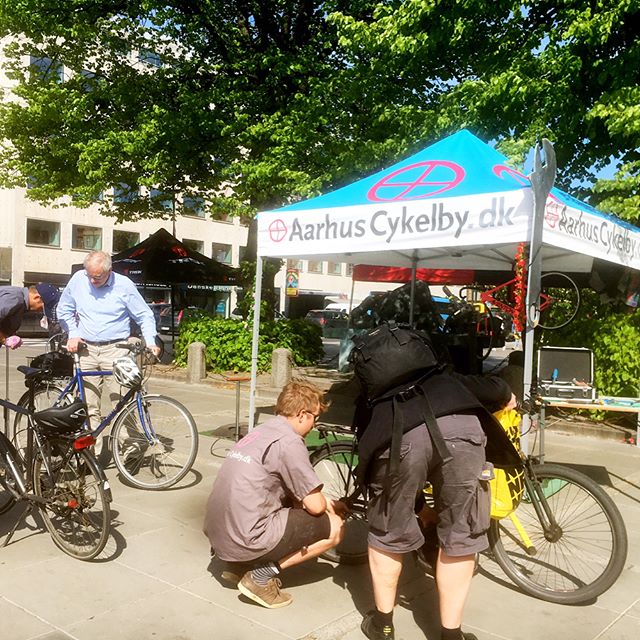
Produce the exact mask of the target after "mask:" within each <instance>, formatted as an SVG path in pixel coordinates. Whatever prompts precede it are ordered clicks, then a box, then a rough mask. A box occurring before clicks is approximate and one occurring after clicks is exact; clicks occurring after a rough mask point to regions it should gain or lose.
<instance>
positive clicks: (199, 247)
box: [182, 238, 204, 253]
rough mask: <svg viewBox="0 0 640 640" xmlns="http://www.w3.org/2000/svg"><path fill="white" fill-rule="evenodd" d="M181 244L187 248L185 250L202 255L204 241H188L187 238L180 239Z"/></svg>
mask: <svg viewBox="0 0 640 640" xmlns="http://www.w3.org/2000/svg"><path fill="white" fill-rule="evenodd" d="M182 242H183V244H184V245H185V247H187V249H191V250H192V251H197V252H198V253H204V241H202V240H190V239H189V238H182Z"/></svg>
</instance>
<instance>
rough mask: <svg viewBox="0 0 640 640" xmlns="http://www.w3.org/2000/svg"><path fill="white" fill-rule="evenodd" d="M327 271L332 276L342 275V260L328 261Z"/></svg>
mask: <svg viewBox="0 0 640 640" xmlns="http://www.w3.org/2000/svg"><path fill="white" fill-rule="evenodd" d="M327 273H328V274H329V275H332V276H341V275H342V262H327Z"/></svg>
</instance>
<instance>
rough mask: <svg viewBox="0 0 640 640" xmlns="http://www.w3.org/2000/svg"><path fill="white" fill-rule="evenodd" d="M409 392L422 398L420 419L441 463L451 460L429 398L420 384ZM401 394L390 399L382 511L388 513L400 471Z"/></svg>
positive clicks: (402, 430) (402, 429)
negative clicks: (392, 492)
mask: <svg viewBox="0 0 640 640" xmlns="http://www.w3.org/2000/svg"><path fill="white" fill-rule="evenodd" d="M411 392H412V393H415V394H416V395H420V396H422V419H423V421H424V423H425V425H427V431H428V432H429V436H430V437H431V442H432V444H433V448H434V449H435V451H436V453H437V454H438V456H439V458H440V459H441V460H442V462H443V463H445V462H449V461H450V460H451V459H452V457H453V456H452V455H451V452H450V451H449V447H448V446H447V443H446V442H445V440H444V438H443V437H442V431H440V427H439V426H438V421H437V420H436V417H435V415H434V413H433V409H432V408H431V403H430V402H429V398H428V397H427V394H426V393H425V391H424V389H423V388H422V385H421V384H416V385H414V386H413V387H412V388H411ZM400 395H401V394H398V393H396V394H395V395H394V396H393V397H392V399H391V411H392V414H393V423H392V425H391V444H390V446H389V464H388V467H387V477H386V478H385V483H384V489H383V493H384V496H385V497H384V511H385V514H386V513H387V512H388V507H389V495H390V494H391V485H392V484H393V481H394V480H395V478H396V476H397V475H398V470H399V469H400V450H401V445H402V436H403V434H404V419H403V417H402V409H401V408H400V407H399V406H398V398H399V396H400Z"/></svg>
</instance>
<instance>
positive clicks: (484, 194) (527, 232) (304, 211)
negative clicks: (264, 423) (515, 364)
mask: <svg viewBox="0 0 640 640" xmlns="http://www.w3.org/2000/svg"><path fill="white" fill-rule="evenodd" d="M545 151H546V155H547V156H552V160H553V162H551V163H550V162H549V158H547V167H546V169H547V172H546V175H544V174H545V172H544V171H542V173H540V172H538V179H537V180H534V181H533V182H534V185H533V186H536V185H535V183H536V182H538V183H539V184H538V185H537V186H538V189H537V193H538V194H539V195H538V196H537V199H538V201H539V203H538V207H537V208H538V210H539V213H538V215H537V216H535V215H534V206H535V203H534V200H535V199H536V197H535V194H534V188H532V181H531V180H530V177H527V176H524V175H523V174H521V173H519V172H518V171H516V170H515V169H513V168H511V167H509V166H508V165H507V161H506V158H505V157H504V156H502V155H501V154H500V153H498V152H497V151H496V150H495V149H493V148H492V147H490V146H489V145H487V144H485V143H484V142H482V141H481V140H479V139H478V138H476V137H475V136H474V135H473V134H471V133H469V132H468V131H465V130H463V131H460V132H458V133H456V134H454V135H452V136H450V137H448V138H445V139H444V140H441V141H440V142H437V143H435V144H433V145H431V146H429V147H427V148H426V149H424V150H422V151H420V152H419V153H417V154H415V155H413V156H411V157H410V158H407V159H405V160H403V161H401V162H399V163H397V164H395V165H393V166H391V167H389V168H388V169H384V170H382V171H380V172H378V173H376V174H374V175H372V176H370V177H368V178H364V179H362V180H359V181H357V182H355V183H353V184H350V185H348V186H346V187H343V188H341V189H338V190H336V191H333V192H330V193H327V194H324V195H322V196H319V197H317V198H313V199H311V200H307V201H305V202H299V203H295V204H292V205H289V206H286V207H283V208H281V209H278V210H275V211H265V212H261V213H260V214H259V215H258V268H257V274H256V311H255V314H254V336H253V352H252V372H251V373H252V382H251V401H250V416H249V420H250V423H249V426H250V428H251V426H252V425H253V416H254V411H255V384H256V375H257V353H258V330H259V317H258V316H259V314H258V311H257V310H258V308H259V307H258V305H259V299H260V287H261V277H262V258H266V257H278V258H287V257H289V258H294V257H295V258H298V259H312V260H330V261H333V262H349V263H353V264H369V265H386V266H404V267H413V268H438V269H474V270H475V271H482V270H486V271H505V272H511V271H512V269H513V262H514V257H515V255H516V251H517V248H518V245H519V244H520V243H521V242H531V243H532V244H531V246H532V247H534V246H535V247H536V250H535V251H532V252H531V254H532V262H533V264H532V265H530V266H532V267H533V273H534V283H533V285H534V286H533V289H534V297H535V300H536V301H537V298H538V295H539V282H538V285H537V289H536V288H535V271H536V263H537V266H538V267H540V268H541V269H542V271H544V272H548V271H560V272H564V273H585V274H586V273H590V272H591V270H592V267H593V263H594V260H595V259H596V258H599V259H602V260H605V261H609V262H612V263H615V264H617V265H624V266H626V267H629V268H631V269H636V270H640V229H638V228H636V227H634V226H633V225H630V224H628V223H626V222H623V221H621V220H618V219H616V218H614V217H612V216H608V215H605V214H603V213H601V212H599V211H597V210H596V209H594V208H592V207H590V206H589V205H587V204H585V203H582V202H580V201H578V200H576V199H575V198H572V197H571V196H569V195H568V194H566V193H563V192H562V191H560V190H558V189H555V188H554V189H551V185H552V184H553V175H555V158H554V156H553V151H552V149H551V146H550V145H548V146H545ZM536 154H538V151H537V150H536ZM537 159H538V162H539V156H538V155H537ZM550 164H552V165H553V167H552V169H551V168H550V167H549V165H550ZM538 169H540V166H538ZM543 169H545V167H543ZM551 172H552V173H553V175H551ZM540 175H542V176H543V178H544V179H543V180H542V181H540ZM534 177H535V172H534V174H532V176H531V178H534ZM540 182H542V183H543V184H540ZM541 188H542V191H540V189H541ZM540 194H542V196H541V195H540ZM536 219H537V220H538V223H537V225H534V220H536ZM532 236H534V237H532ZM535 236H537V238H536V237H535ZM538 247H539V250H538ZM537 278H538V280H539V271H538V274H537ZM536 304H537V302H536ZM525 360H526V359H525ZM529 365H531V362H530V363H529ZM526 367H527V362H525V369H526Z"/></svg>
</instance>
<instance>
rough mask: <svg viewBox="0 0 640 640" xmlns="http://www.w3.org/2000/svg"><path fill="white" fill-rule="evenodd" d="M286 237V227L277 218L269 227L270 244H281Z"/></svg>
mask: <svg viewBox="0 0 640 640" xmlns="http://www.w3.org/2000/svg"><path fill="white" fill-rule="evenodd" d="M286 237H287V225H286V224H285V223H284V222H283V221H282V220H281V219H280V218H278V219H277V220H274V221H273V222H272V223H271V224H270V225H269V238H271V242H282V241H283V240H284V239H285V238H286Z"/></svg>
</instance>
